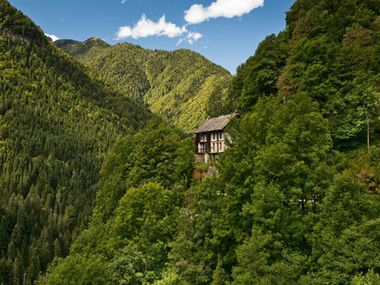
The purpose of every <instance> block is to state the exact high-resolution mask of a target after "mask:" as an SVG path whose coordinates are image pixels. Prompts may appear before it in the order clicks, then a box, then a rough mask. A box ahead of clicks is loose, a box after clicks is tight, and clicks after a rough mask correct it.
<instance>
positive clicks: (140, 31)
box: [116, 15, 187, 40]
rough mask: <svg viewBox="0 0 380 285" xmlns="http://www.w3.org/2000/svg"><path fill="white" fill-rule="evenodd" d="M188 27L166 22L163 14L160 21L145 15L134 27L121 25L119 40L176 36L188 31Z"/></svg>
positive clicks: (118, 33)
mask: <svg viewBox="0 0 380 285" xmlns="http://www.w3.org/2000/svg"><path fill="white" fill-rule="evenodd" d="M186 32H187V30H186V27H178V26H177V25H176V24H173V23H170V22H166V18H165V16H162V17H161V18H160V19H159V20H158V22H154V21H152V20H149V19H148V18H147V17H146V16H145V15H143V16H141V19H140V20H139V21H138V22H137V24H135V25H134V26H133V27H131V26H124V27H120V28H119V30H118V31H117V33H116V36H117V38H116V39H117V40H121V39H125V38H129V37H131V38H134V39H139V38H146V37H151V36H165V37H169V38H175V37H179V36H181V35H183V34H184V33H186Z"/></svg>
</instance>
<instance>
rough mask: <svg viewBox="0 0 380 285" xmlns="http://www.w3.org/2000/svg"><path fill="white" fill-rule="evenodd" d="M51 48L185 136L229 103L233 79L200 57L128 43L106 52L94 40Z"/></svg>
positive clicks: (66, 42) (104, 46) (64, 42)
mask: <svg viewBox="0 0 380 285" xmlns="http://www.w3.org/2000/svg"><path fill="white" fill-rule="evenodd" d="M55 44H56V45H57V46H58V47H59V48H61V49H63V50H64V51H66V52H67V53H68V54H70V55H72V56H74V57H75V58H76V59H77V60H79V61H80V62H82V63H83V64H85V65H86V66H88V67H89V68H90V69H91V70H93V72H94V73H97V77H99V78H101V79H102V80H103V81H104V82H105V83H107V84H108V85H109V86H111V87H113V88H115V90H116V91H118V92H120V93H122V94H124V95H125V96H127V97H129V98H132V99H133V100H135V101H137V102H140V103H145V104H146V105H147V106H148V107H149V108H150V110H151V111H152V112H153V113H156V114H158V115H160V116H161V117H162V118H164V119H165V120H166V121H167V122H169V123H172V124H173V125H175V126H176V127H178V128H180V129H182V130H184V131H186V132H192V131H194V130H195V128H196V127H197V126H198V125H199V124H200V123H202V122H203V121H204V120H205V119H206V118H207V117H209V116H216V115H220V114H221V113H223V110H221V109H220V107H219V106H218V104H219V102H223V100H225V99H226V97H227V91H228V87H229V84H230V81H231V75H230V74H229V73H228V71H226V70H225V69H224V68H222V67H220V66H217V65H215V64H214V63H212V62H210V61H209V60H207V59H206V58H204V57H203V56H201V55H200V54H198V53H195V52H193V51H190V50H185V49H181V50H176V51H173V52H167V51H162V50H147V49H143V48H141V47H139V46H136V45H132V44H129V43H123V44H118V45H115V46H109V45H108V44H107V43H105V42H103V41H102V40H100V39H97V38H90V39H88V40H87V41H85V42H76V41H72V40H58V41H56V42H55ZM211 103H215V104H216V106H215V107H212V105H211ZM209 107H212V108H209Z"/></svg>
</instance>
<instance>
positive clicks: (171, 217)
mask: <svg viewBox="0 0 380 285" xmlns="http://www.w3.org/2000/svg"><path fill="white" fill-rule="evenodd" d="M137 142H138V143H137ZM191 147H192V143H191V141H189V140H188V139H184V138H181V136H180V135H179V134H178V133H176V132H175V131H173V130H172V129H171V128H170V127H168V126H166V125H165V124H162V123H158V124H157V123H150V124H148V126H147V128H145V129H144V130H142V131H140V132H138V133H136V134H135V135H134V136H133V137H127V138H125V139H122V140H121V141H119V142H118V143H117V144H116V146H115V148H114V149H113V151H112V152H111V154H110V155H109V157H108V159H107V162H106V163H105V166H104V168H103V171H102V182H101V187H100V190H99V192H98V195H97V201H96V208H95V211H94V216H93V221H92V223H91V225H90V227H89V229H88V230H86V231H84V232H83V233H82V234H81V235H80V236H79V237H78V239H77V240H76V242H75V244H74V245H73V246H72V248H71V252H70V255H69V257H67V258H66V259H64V260H63V261H59V260H57V263H56V265H55V266H53V267H52V268H51V270H50V273H48V274H47V276H46V277H44V278H42V279H41V280H40V281H39V282H40V283H41V284H87V283H86V282H90V283H91V284H147V283H150V282H154V281H156V280H159V279H160V277H161V274H162V272H163V268H164V267H165V264H166V262H167V260H168V252H169V243H170V242H171V241H172V240H173V237H174V234H175V233H176V216H177V215H178V208H179V206H180V205H181V202H182V198H181V197H182V196H183V190H184V189H185V188H187V187H188V180H189V175H190V174H191V167H192V152H191V150H190V148H191ZM112 170H114V171H115V174H114V173H112ZM147 173H150V175H146V174H147ZM116 176H117V178H116ZM115 179H119V182H118V184H117V185H116V186H115V184H114V183H115ZM111 185H114V186H111ZM110 186H111V187H110ZM114 187H115V188H114ZM82 262H83V264H85V268H86V270H85V271H82V273H81V276H80V278H81V279H78V280H77V279H75V278H78V277H77V276H76V274H74V275H72V273H73V272H75V271H76V270H77V268H80V267H81V263H82ZM99 264H101V265H100V266H98V265H99ZM98 271H99V272H98ZM93 276H98V277H97V278H96V279H95V278H93ZM100 277H101V278H100ZM171 278H172V277H171ZM86 280H88V281H86Z"/></svg>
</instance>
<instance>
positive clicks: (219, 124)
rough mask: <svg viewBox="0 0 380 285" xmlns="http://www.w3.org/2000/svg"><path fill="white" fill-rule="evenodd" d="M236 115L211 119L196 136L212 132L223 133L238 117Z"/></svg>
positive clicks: (200, 128)
mask: <svg viewBox="0 0 380 285" xmlns="http://www.w3.org/2000/svg"><path fill="white" fill-rule="evenodd" d="M236 115H237V114H236V113H234V114H229V115H225V116H220V117H217V118H211V119H209V120H207V121H206V122H204V123H203V124H202V125H201V126H200V127H199V128H198V129H197V130H196V131H195V133H196V134H199V133H207V132H212V131H222V130H224V128H225V127H226V126H227V125H228V123H229V122H230V121H231V119H232V118H234V117H236Z"/></svg>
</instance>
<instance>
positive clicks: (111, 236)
mask: <svg viewBox="0 0 380 285" xmlns="http://www.w3.org/2000/svg"><path fill="white" fill-rule="evenodd" d="M379 16H380V2H379V1H378V0H362V1H356V0H335V1H330V0H329V1H327V0H323V1H312V0H298V1H296V3H295V4H294V5H293V7H292V8H291V10H290V11H289V13H288V15H287V27H286V29H285V31H283V32H282V33H280V34H279V35H277V36H275V35H272V36H269V37H268V38H267V39H266V40H265V41H263V43H262V44H261V45H260V46H259V48H258V49H257V52H256V54H255V55H254V56H253V57H251V58H250V59H249V60H248V61H247V62H246V63H245V64H243V65H242V66H241V67H240V68H239V69H238V72H237V75H236V77H235V78H234V79H233V83H232V85H231V87H230V92H229V97H228V99H229V104H227V106H228V105H231V110H233V109H235V108H239V109H240V111H241V112H242V118H241V119H240V120H238V121H234V122H233V123H232V124H231V125H230V126H229V128H230V129H229V133H230V134H231V136H232V139H233V140H232V141H233V142H232V144H231V146H230V147H229V148H228V150H227V151H226V152H225V153H224V155H222V156H221V158H220V161H219V163H218V165H217V167H218V174H217V175H215V176H214V177H209V178H206V179H204V180H203V181H201V182H193V183H191V185H190V186H189V185H188V183H187V181H188V180H187V179H186V177H187V175H186V173H187V171H185V169H187V168H188V167H189V166H186V165H187V164H186V163H185V164H179V165H178V161H187V160H186V159H185V156H184V157H183V158H182V159H179V157H181V153H183V152H182V150H184V149H186V143H187V142H186V140H183V141H181V140H180V139H177V140H176V141H177V142H179V143H178V144H174V145H172V143H170V142H172V140H169V141H167V140H165V139H164V138H165V137H166V136H167V135H168V129H167V128H166V127H165V126H164V125H162V126H159V127H157V126H150V127H148V128H147V129H146V130H144V131H142V132H141V133H140V134H139V135H137V137H135V138H132V140H130V139H128V138H127V139H126V141H124V142H123V141H121V143H120V145H118V146H115V149H114V150H113V152H112V154H111V155H110V156H109V157H108V159H107V163H106V164H104V165H103V175H102V183H101V185H102V186H101V190H100V191H99V195H98V198H97V205H96V210H95V211H94V214H93V217H92V224H91V226H90V228H89V230H88V231H86V232H84V233H82V234H81V235H80V237H79V238H78V239H77V240H76V242H75V245H74V246H73V248H72V252H71V254H70V255H69V257H68V258H66V259H64V260H57V263H56V264H55V266H52V267H51V268H50V271H49V273H48V274H47V275H46V276H45V277H44V278H41V279H40V280H39V282H40V284H49V285H50V284H54V285H55V284H70V282H72V283H75V284H85V283H86V281H88V280H91V282H92V284H155V285H169V284H180V285H188V284H192V285H193V284H199V285H201V284H213V285H216V284H242V285H243V284H244V285H245V284H284V285H285V284H286V285H287V284H305V285H306V284H308V285H309V284H337V285H338V284H361V285H362V284H379V283H380V263H379V260H380V167H379V162H380V143H379V130H380V121H379V115H378V114H379V105H378V104H379V101H380V86H379V71H380V70H379V68H380V66H379V62H380V61H379V54H380V53H379V51H380V26H379ZM153 130H154V131H153ZM148 134H151V136H152V137H151V142H152V141H153V142H154V143H153V144H152V145H150V143H149V141H147V140H144V143H142V144H141V145H140V146H136V145H135V144H133V143H132V144H131V141H132V142H133V141H134V140H138V138H139V136H140V137H146V136H148ZM170 136H174V133H173V134H171V135H170ZM141 148H144V149H149V152H143V154H142V153H141ZM129 149H132V150H133V152H135V151H136V154H140V155H136V156H135V155H127V154H128V153H130V152H129V151H128V150H129ZM125 165H126V166H127V167H124V166H125ZM143 165H147V167H142V166H143ZM173 167H174V169H176V170H177V171H174V169H173ZM112 169H114V170H115V171H113V170H112ZM157 169H160V171H159V172H157ZM173 171H174V172H173ZM159 173H162V174H163V176H162V175H160V174H159ZM168 173H173V175H168ZM174 173H175V175H174ZM179 173H182V175H180V176H178V174H179ZM141 175H142V176H141ZM180 177H182V178H180ZM168 179H169V180H168ZM171 179H174V180H171ZM152 180H153V181H152ZM146 182H147V183H148V184H146ZM168 182H169V183H168ZM184 188H187V189H186V190H184ZM110 189H116V191H115V192H113V191H110ZM105 193H112V195H110V196H107V195H105ZM174 197H176V198H177V199H178V200H175V199H174V200H172V199H173V198H174ZM141 201H146V203H143V204H144V205H142V204H141ZM152 201H154V203H153V202H152ZM168 201H171V202H168ZM169 205H170V206H169ZM92 242H93V243H92ZM82 268H85V270H84V272H83V271H82V270H81V269H82Z"/></svg>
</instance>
